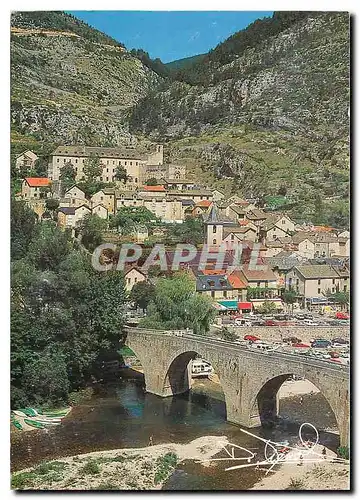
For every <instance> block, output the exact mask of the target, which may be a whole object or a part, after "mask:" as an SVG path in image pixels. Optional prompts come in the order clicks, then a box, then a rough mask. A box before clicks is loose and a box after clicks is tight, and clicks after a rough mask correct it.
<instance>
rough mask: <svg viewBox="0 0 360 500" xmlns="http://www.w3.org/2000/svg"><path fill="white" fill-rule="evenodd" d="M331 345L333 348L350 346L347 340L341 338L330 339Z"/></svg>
mask: <svg viewBox="0 0 360 500" xmlns="http://www.w3.org/2000/svg"><path fill="white" fill-rule="evenodd" d="M331 344H332V345H333V346H334V347H339V346H347V345H349V344H350V342H349V341H348V340H345V339H343V338H341V337H337V338H336V339H332V341H331Z"/></svg>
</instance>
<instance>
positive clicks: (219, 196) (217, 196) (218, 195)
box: [212, 189, 225, 202]
mask: <svg viewBox="0 0 360 500" xmlns="http://www.w3.org/2000/svg"><path fill="white" fill-rule="evenodd" d="M212 195H213V200H214V201H215V202H217V201H220V200H223V199H224V198H225V195H224V193H223V192H222V191H219V190H218V189H213V191H212Z"/></svg>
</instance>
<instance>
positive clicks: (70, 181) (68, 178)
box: [60, 161, 76, 192]
mask: <svg viewBox="0 0 360 500" xmlns="http://www.w3.org/2000/svg"><path fill="white" fill-rule="evenodd" d="M75 178H76V171H75V168H74V165H73V164H72V163H71V162H70V161H68V162H66V163H65V164H64V166H63V167H62V169H61V171H60V181H61V187H62V190H63V192H65V191H67V190H68V189H70V188H71V186H73V185H74V184H75Z"/></svg>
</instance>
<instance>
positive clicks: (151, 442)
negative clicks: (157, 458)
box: [149, 436, 153, 446]
mask: <svg viewBox="0 0 360 500" xmlns="http://www.w3.org/2000/svg"><path fill="white" fill-rule="evenodd" d="M152 445H153V437H152V436H150V437H149V446H152Z"/></svg>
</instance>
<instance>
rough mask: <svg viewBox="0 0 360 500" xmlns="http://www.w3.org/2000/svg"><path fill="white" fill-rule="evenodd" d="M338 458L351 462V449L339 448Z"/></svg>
mask: <svg viewBox="0 0 360 500" xmlns="http://www.w3.org/2000/svg"><path fill="white" fill-rule="evenodd" d="M336 452H337V454H338V456H339V457H340V458H344V459H345V460H349V456H350V453H349V447H348V446H339V448H338V449H337V450H336Z"/></svg>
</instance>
